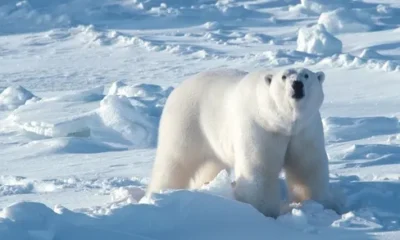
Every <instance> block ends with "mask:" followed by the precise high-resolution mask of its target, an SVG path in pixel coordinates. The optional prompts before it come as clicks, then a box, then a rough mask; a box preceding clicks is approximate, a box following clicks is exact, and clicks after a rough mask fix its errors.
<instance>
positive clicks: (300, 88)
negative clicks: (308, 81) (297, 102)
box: [292, 81, 304, 99]
mask: <svg viewBox="0 0 400 240" xmlns="http://www.w3.org/2000/svg"><path fill="white" fill-rule="evenodd" d="M292 88H293V90H294V93H293V95H292V97H293V98H295V99H301V98H303V97H304V85H303V83H302V82H301V81H294V82H293V83H292Z"/></svg>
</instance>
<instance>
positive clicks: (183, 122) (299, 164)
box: [147, 68, 333, 217]
mask: <svg viewBox="0 0 400 240" xmlns="http://www.w3.org/2000/svg"><path fill="white" fill-rule="evenodd" d="M305 74H308V78H307V79H306V77H305ZM283 75H285V76H286V79H285V80H283V79H282V76H283ZM324 79H325V74H324V73H323V72H317V73H315V72H312V71H310V70H308V69H305V68H299V69H286V70H283V71H279V72H277V73H271V72H269V71H258V72H252V73H247V72H242V71H237V70H230V69H221V70H214V71H208V72H203V73H200V74H197V75H195V76H193V77H191V78H189V79H188V80H186V81H184V82H183V83H182V84H181V85H180V86H179V87H177V88H176V89H175V90H174V91H173V92H172V93H171V95H170V96H169V98H168V100H167V102H166V105H165V107H164V110H163V113H162V117H161V122H160V128H159V139H158V148H157V153H156V160H155V162H154V167H153V172H152V178H151V182H150V185H149V188H148V191H147V193H148V194H149V193H152V192H158V191H160V190H165V189H183V188H190V187H194V188H196V187H200V186H201V185H202V184H203V183H205V182H208V181H211V180H212V179H213V178H214V177H215V176H216V175H217V174H218V173H219V172H220V171H221V170H222V169H228V170H233V171H234V173H235V177H236V184H235V186H234V193H235V197H236V199H237V200H239V201H243V202H246V203H250V204H251V205H253V206H254V207H255V208H256V209H258V210H259V211H260V212H262V213H263V214H264V215H266V216H272V217H276V216H278V215H279V210H280V188H279V178H278V176H279V173H280V171H281V170H282V169H284V170H285V173H286V179H287V183H288V186H289V190H290V196H291V197H292V199H293V200H294V201H298V202H300V201H303V200H308V199H313V200H315V201H318V202H320V203H322V204H323V205H324V206H325V207H333V205H332V202H331V201H330V197H329V191H328V183H329V171H328V160H327V154H326V151H325V145H324V135H323V129H322V122H321V117H320V113H319V109H320V106H321V104H322V102H323V99H324V94H323V88H322V83H323V81H324ZM294 80H297V81H302V82H303V84H304V92H305V96H304V98H302V99H301V100H295V99H294V98H293V97H292V94H293V88H292V82H293V81H294ZM191 182H192V185H191Z"/></svg>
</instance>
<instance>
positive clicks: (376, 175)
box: [0, 0, 400, 240]
mask: <svg viewBox="0 0 400 240" xmlns="http://www.w3.org/2000/svg"><path fill="white" fill-rule="evenodd" d="M399 16H400V4H399V3H398V2H397V1H395V0H382V1H375V0H355V1H346V0H339V1H329V0H285V1H275V0H254V1H253V0H251V1H247V0H229V1H225V0H219V1H212V0H201V1H199V0H188V1H181V0H165V1H161V0H135V1H128V0H117V1H109V0H99V1H95V0H85V1H81V0H55V1H48V0H26V1H17V0H6V1H2V2H0V66H1V67H0V155H1V160H0V211H1V212H0V239H7V240H8V239H10V240H19V239H24V240H26V239H28V240H50V239H65V240H67V239H99V240H105V239H189V238H190V239H244V238H248V237H249V236H252V239H265V238H266V237H272V238H279V239H294V238H296V239H299V240H301V239H321V238H323V239H385V240H386V239H398V238H399V229H400V224H399V222H400V210H399V207H398V202H399V199H400V195H399V190H400V188H399V186H400V185H399V179H400V175H399V171H400V168H399V164H398V163H399V156H400V155H399V153H400V151H399V147H400V132H399V116H400V115H399V110H398V102H399V101H400V98H399V96H398V91H397V89H398V88H399V87H400V86H399V81H398V74H399V72H400V57H399V56H400V50H399V46H400V28H399V27H400V18H399ZM293 66H307V67H309V68H311V69H312V70H322V71H324V72H325V73H326V75H327V80H326V81H325V83H324V84H325V92H326V99H325V102H324V105H323V108H322V115H323V122H324V130H325V138H326V146H327V150H328V154H329V159H330V169H331V179H330V182H331V187H332V190H333V191H334V193H335V196H336V198H337V201H340V202H342V204H343V208H344V211H343V213H340V214H338V213H335V212H333V211H331V210H329V209H323V208H322V206H321V205H319V204H317V203H315V202H312V201H308V202H303V203H288V202H283V203H282V207H281V212H282V214H281V216H280V217H279V218H278V219H270V218H265V217H264V216H262V215H261V214H259V213H258V212H257V211H255V210H254V209H253V208H251V207H250V206H248V205H246V204H243V203H240V202H237V201H234V200H233V197H232V190H231V181H232V179H231V178H232V176H229V175H228V174H227V173H226V172H225V171H222V172H221V173H220V174H219V175H218V177H217V178H216V179H214V181H212V182H211V183H210V184H208V185H205V186H203V187H202V188H201V189H199V190H197V191H166V192H164V193H160V194H155V195H153V196H151V197H150V199H147V198H142V197H143V196H144V191H145V189H146V186H147V183H148V178H149V173H150V169H151V166H152V161H153V159H154V152H155V151H154V150H155V147H156V139H157V128H158V121H159V118H160V115H161V112H162V109H163V106H164V103H165V101H166V99H167V97H168V95H169V94H170V92H171V91H172V90H173V88H174V87H175V86H176V85H177V84H179V83H180V82H181V81H182V80H183V79H185V78H186V77H187V76H189V75H191V74H194V73H196V72H198V71H202V70H205V69H210V68H214V67H232V68H240V69H243V70H253V69H258V68H286V67H293ZM281 178H282V179H281V180H282V181H281V183H282V190H285V184H284V181H283V180H284V174H283V175H282V176H281ZM282 197H283V199H285V197H286V196H285V193H284V191H283V192H282ZM225 224H226V225H225ZM196 236H197V237H196Z"/></svg>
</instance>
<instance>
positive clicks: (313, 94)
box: [264, 68, 325, 122]
mask: <svg viewBox="0 0 400 240" xmlns="http://www.w3.org/2000/svg"><path fill="white" fill-rule="evenodd" d="M324 80H325V74H324V73H323V72H313V71H310V70H309V69H307V68H288V69H284V70H281V71H279V72H276V73H274V74H266V75H265V76H264V84H265V85H266V87H267V89H268V90H267V91H268V93H269V94H267V95H268V100H266V102H268V104H267V105H268V108H269V109H270V110H271V108H273V109H274V111H275V112H276V113H277V116H278V117H279V118H280V119H276V120H278V121H280V120H282V121H283V122H285V120H288V121H290V120H292V121H293V120H296V121H298V120H300V119H304V120H305V119H307V118H308V117H311V116H312V115H314V114H315V113H317V112H319V109H320V107H321V105H322V102H323V100H324V92H323V87H322V86H323V85H322V84H323V82H324ZM269 117H270V116H269Z"/></svg>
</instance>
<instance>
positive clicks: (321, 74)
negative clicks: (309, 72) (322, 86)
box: [316, 72, 325, 83]
mask: <svg viewBox="0 0 400 240" xmlns="http://www.w3.org/2000/svg"><path fill="white" fill-rule="evenodd" d="M316 74H317V78H318V81H320V83H323V82H324V81H325V73H324V72H317V73H316Z"/></svg>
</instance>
